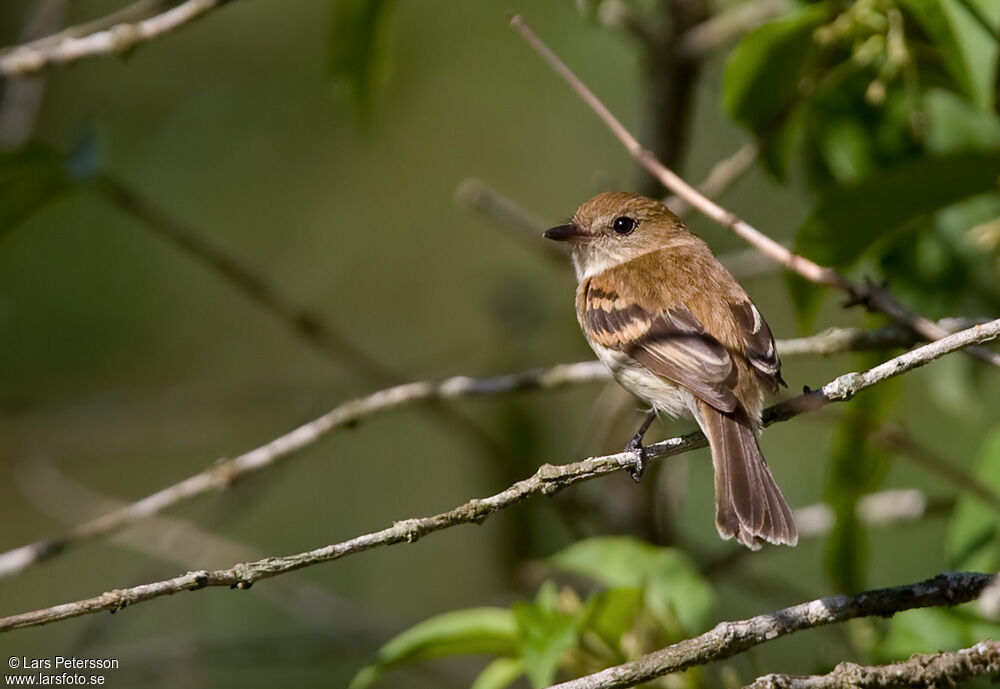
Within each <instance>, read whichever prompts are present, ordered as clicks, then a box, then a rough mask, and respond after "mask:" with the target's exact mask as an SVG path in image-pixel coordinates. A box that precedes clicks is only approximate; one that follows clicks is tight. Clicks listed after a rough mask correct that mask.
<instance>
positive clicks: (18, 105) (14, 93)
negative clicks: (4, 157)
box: [0, 0, 66, 150]
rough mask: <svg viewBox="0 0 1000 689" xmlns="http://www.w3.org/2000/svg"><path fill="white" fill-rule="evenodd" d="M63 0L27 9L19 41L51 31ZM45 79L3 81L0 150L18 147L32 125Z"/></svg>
mask: <svg viewBox="0 0 1000 689" xmlns="http://www.w3.org/2000/svg"><path fill="white" fill-rule="evenodd" d="M64 14H66V0H41V1H40V2H36V3H35V4H34V5H33V6H31V7H29V8H28V11H27V18H26V19H25V22H24V28H23V29H22V30H21V39H20V40H22V41H30V40H32V39H35V38H37V37H38V36H42V35H45V34H47V33H51V32H52V31H54V30H55V29H56V27H58V26H59V25H60V24H62V22H63V15H64ZM44 93H45V80H44V79H41V78H39V77H23V78H20V79H8V80H7V82H6V83H4V84H3V101H2V103H0V149H4V150H14V149H16V148H20V147H21V146H22V145H24V143H25V142H26V141H28V139H30V138H31V133H32V131H33V130H34V128H35V120H36V119H37V117H38V110H39V108H41V106H42V96H43V95H44Z"/></svg>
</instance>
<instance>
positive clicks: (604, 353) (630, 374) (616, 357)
mask: <svg viewBox="0 0 1000 689" xmlns="http://www.w3.org/2000/svg"><path fill="white" fill-rule="evenodd" d="M587 341H588V342H589V343H590V347H591V349H593V350H594V353H595V354H597V358H598V359H600V360H601V362H602V363H603V364H604V365H605V366H607V367H608V370H610V371H611V375H613V376H614V377H615V380H617V381H618V382H619V384H621V386H622V387H623V388H625V389H626V390H628V391H629V392H631V393H632V394H633V395H635V396H636V397H638V398H639V399H641V400H643V401H645V402H647V403H648V404H649V405H650V406H651V407H654V408H655V409H656V410H657V411H658V412H661V413H664V414H667V415H669V416H672V417H674V418H678V417H691V416H692V411H691V409H692V405H693V404H694V395H692V394H691V393H690V392H689V391H687V390H686V389H684V388H682V387H681V386H679V385H677V384H676V383H674V382H671V381H669V380H664V379H663V378H660V377H659V376H657V375H655V374H653V373H651V372H650V371H649V369H647V368H646V367H645V366H643V365H642V364H640V363H639V362H638V361H636V360H635V359H633V358H632V357H630V356H628V355H626V354H623V353H622V352H620V351H618V350H617V349H611V348H610V347H605V346H604V345H602V344H599V343H597V342H594V341H592V340H591V339H590V338H589V337H588V338H587Z"/></svg>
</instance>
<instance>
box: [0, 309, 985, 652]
mask: <svg viewBox="0 0 1000 689" xmlns="http://www.w3.org/2000/svg"><path fill="white" fill-rule="evenodd" d="M998 336H1000V319H998V320H995V321H991V322H989V323H986V324H983V325H976V326H973V327H972V328H969V329H968V330H963V331H961V332H959V333H955V334H954V335H949V336H948V337H945V338H942V339H940V340H937V341H935V342H931V343H929V344H926V345H924V346H922V347H919V348H917V349H914V350H911V351H909V352H906V353H905V354H902V355H900V356H898V357H895V358H893V359H890V360H889V361H886V362H884V363H882V364H879V365H878V366H875V367H873V368H871V369H868V370H867V371H864V372H861V373H847V374H844V375H842V376H840V377H838V378H836V379H834V380H833V381H831V382H829V383H827V384H826V385H824V386H823V387H822V388H820V389H818V390H813V391H810V392H806V393H803V394H801V395H799V396H798V397H795V398H793V399H790V400H787V401H785V402H781V403H779V404H776V405H774V406H772V407H770V408H769V409H768V410H766V412H765V414H764V423H765V425H770V424H773V423H778V422H780V421H787V420H788V419H791V418H792V417H794V416H797V415H799V414H802V413H804V412H806V411H811V410H815V409H818V408H820V407H822V406H824V405H826V404H829V403H831V402H842V401H846V400H849V399H851V398H852V397H854V396H855V395H856V394H858V393H859V392H861V391H862V390H865V389H866V388H869V387H872V386H873V385H877V384H878V383H881V382H882V381H885V380H888V379H889V378H894V377H896V376H898V375H901V374H903V373H905V372H907V371H911V370H913V369H915V368H918V367H920V366H923V365H925V364H927V363H930V362H931V361H933V360H934V359H937V358H939V357H941V356H944V355H945V354H948V353H950V352H954V351H957V350H959V349H962V348H963V347H968V346H969V345H972V344H979V343H982V342H986V341H988V340H992V339H995V338H996V337H998ZM460 380H461V379H460ZM468 382H469V381H468V379H465V380H464V382H460V383H456V386H457V387H462V386H464V385H467V384H468ZM414 385H415V386H421V385H426V384H420V383H414ZM444 392H445V391H441V393H444ZM331 421H333V419H326V421H325V422H324V425H322V426H321V427H320V428H324V429H325V428H326V426H328V425H329V424H330V423H331ZM319 430H320V429H319V428H315V427H312V426H311V425H307V426H304V427H302V428H300V429H299V431H297V432H293V433H292V434H290V436H291V438H290V439H289V436H285V439H282V440H281V441H274V443H272V445H274V444H277V445H278V447H281V446H282V445H284V444H287V443H292V444H294V443H299V446H300V447H301V444H302V443H307V442H311V439H312V437H313V436H314V434H315V433H317V432H319ZM296 433H299V435H298V436H296ZM705 445H706V441H705V436H704V435H702V433H701V432H700V431H699V432H694V433H689V434H688V435H685V436H680V437H677V438H671V439H669V440H664V441H662V442H659V443H655V444H653V445H650V446H648V447H647V448H646V452H645V458H646V459H647V460H649V461H655V460H659V459H663V458H665V457H670V456H673V455H677V454H680V453H682V452H686V451H688V450H692V449H695V448H699V447H704V446H705ZM274 449H275V448H271V449H270V450H269V451H267V452H264V451H260V452H258V453H257V456H256V461H270V454H271V453H272V452H273V450H274ZM251 454H253V453H251ZM637 459H638V453H637V452H635V451H627V452H619V453H616V454H613V455H605V456H602V457H591V458H589V459H585V460H583V461H580V462H575V463H572V464H563V465H552V464H544V465H542V466H541V467H540V468H539V469H538V471H536V472H535V473H534V474H533V475H532V476H530V477H529V478H526V479H524V480H522V481H519V482H517V483H515V484H514V485H512V486H510V487H509V488H507V489H505V490H503V491H501V492H499V493H496V494H494V495H491V496H489V497H486V498H482V499H472V500H469V501H468V502H466V503H463V504H461V505H459V506H458V507H456V508H454V509H452V510H449V511H447V512H442V513H440V514H436V515H433V516H430V517H421V518H414V519H405V520H402V521H398V522H396V523H395V524H393V525H392V526H390V527H388V528H385V529H382V530H380V531H376V532H373V533H367V534H364V535H361V536H357V537H355V538H352V539H350V540H347V541H343V542H341V543H335V544H332V545H327V546H323V547H321V548H316V549H315V550H310V551H306V552H303V553H298V554H295V555H288V556H284V557H269V558H265V559H263V560H257V561H255V562H244V563H239V564H237V565H235V566H233V567H231V568H229V569H220V570H215V571H207V570H201V571H197V572H188V573H187V574H184V575H181V576H178V577H174V578H173V579H166V580H163V581H158V582H152V583H149V584H142V585H140V586H134V587H132V588H128V589H120V590H115V591H109V592H107V593H104V594H102V595H100V596H96V597H94V598H89V599H85V600H79V601H75V602H72V603H65V604H63V605H57V606H54V607H51V608H44V609H41V610H35V611H33V612H27V613H22V614H19V615H11V616H9V617H5V618H2V619H0V632H3V631H9V630H12V629H20V628H23V627H33V626H37V625H41V624H46V623H49V622H54V621H57V620H63V619H68V618H71V617H79V616H81V615H90V614H93V613H97V612H101V611H103V610H114V611H117V610H120V609H122V608H123V607H125V606H126V605H131V604H134V603H139V602H142V601H147V600H152V599H153V598H159V597H161V596H168V595H172V594H175V593H180V592H181V591H193V590H197V589H202V588H206V587H209V586H213V587H214V586H229V587H231V588H244V589H245V588H249V587H250V586H251V585H253V584H254V583H255V582H257V581H260V580H262V579H267V578H270V577H273V576H277V575H280V574H285V573H287V572H292V571H295V570H298V569H302V568H303V567H309V566H312V565H316V564H320V563H322V562H330V561H332V560H338V559H340V558H342V557H345V556H347V555H353V554H356V553H360V552H364V551H366V550H371V549H372V548H377V547H381V546H388V545H394V544H397V543H413V542H415V541H416V540H417V539H419V538H420V537H422V536H425V535H427V534H430V533H434V532H435V531H441V530H442V529H447V528H451V527H453V526H457V525H459V524H468V523H470V522H475V523H480V522H482V521H484V520H485V519H487V518H488V517H489V516H490V515H492V514H495V513H496V512H498V511H500V510H502V509H504V508H506V507H509V506H511V505H513V504H515V503H518V502H521V501H522V500H525V499H526V498H528V497H530V496H533V495H539V494H541V495H554V494H555V493H558V492H559V491H561V490H563V489H564V488H566V487H568V486H571V485H573V484H575V483H580V482H582V481H587V480H590V479H593V478H597V477H599V476H604V475H606V474H610V473H614V472H618V471H621V470H622V469H631V468H634V467H635V465H636V461H637ZM199 477H201V475H199ZM199 477H195V478H199ZM199 480H206V479H205V478H199ZM214 480H219V478H218V477H217V478H215V479H214ZM223 480H224V479H223ZM979 576H982V577H983V578H984V584H985V580H986V579H988V577H985V575H979Z"/></svg>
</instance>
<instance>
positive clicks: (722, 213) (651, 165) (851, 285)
mask: <svg viewBox="0 0 1000 689" xmlns="http://www.w3.org/2000/svg"><path fill="white" fill-rule="evenodd" d="M509 21H510V24H511V26H513V27H514V28H515V29H516V30H517V31H518V33H520V35H521V36H522V38H524V40H525V41H526V42H527V43H528V44H529V45H530V46H531V47H532V48H534V50H535V51H536V52H537V53H538V54H539V55H541V57H542V58H543V59H544V60H545V62H547V63H548V64H549V66H550V67H552V69H553V70H555V72H556V73H557V74H559V76H560V77H562V78H563V80H564V81H566V83H567V84H569V86H570V87H571V88H572V89H573V91H575V92H576V94H577V95H578V96H580V98H581V99H582V100H583V101H584V102H585V103H586V104H587V106H588V107H590V109H591V110H593V111H594V113H595V114H596V115H597V116H598V117H599V118H600V119H601V121H602V122H604V124H605V125H606V126H607V127H608V129H610V130H611V132H612V133H613V134H614V135H615V137H617V138H618V140H619V141H621V142H622V144H624V146H625V148H626V149H627V150H628V152H629V154H630V155H632V157H633V158H635V159H636V161H637V162H638V163H639V164H640V165H642V166H643V167H644V168H646V170H648V171H649V173H650V174H652V175H654V176H656V177H657V179H659V180H660V182H661V183H662V184H663V185H664V186H665V187H667V188H668V189H670V190H671V191H673V192H674V193H675V194H677V195H678V196H680V197H681V198H683V199H685V200H686V201H688V203H690V204H691V205H692V206H693V207H694V208H696V209H698V210H699V211H701V212H702V213H704V214H705V215H707V216H708V217H709V218H711V219H712V220H714V221H716V222H717V223H719V224H720V225H722V226H723V227H726V228H728V229H729V230H731V231H732V232H734V233H735V234H736V235H738V236H739V237H741V238H742V239H743V240H745V241H746V242H748V243H750V244H752V245H753V246H755V247H757V248H758V249H760V251H761V252H762V253H763V254H765V255H766V256H768V257H769V258H770V259H771V260H773V261H775V262H776V263H778V264H780V265H782V266H784V267H785V268H787V269H788V270H791V271H794V272H796V273H798V274H799V275H800V276H802V277H803V278H805V279H806V280H809V281H810V282H815V283H817V284H821V285H827V286H829V287H836V288H837V289H839V290H842V291H843V292H845V293H846V294H847V295H848V297H849V303H851V304H863V305H865V306H866V307H868V308H871V309H875V310H877V311H881V312H882V313H884V314H886V315H888V316H891V317H892V318H894V319H896V320H897V321H899V322H901V323H905V324H906V325H908V326H909V327H910V328H912V329H913V330H915V331H916V332H918V333H920V334H921V335H923V336H924V337H926V338H927V339H928V340H935V339H938V338H940V337H943V336H944V335H947V334H948V331H946V330H945V329H943V328H941V327H940V326H938V325H937V324H936V323H934V322H933V321H931V320H928V319H927V318H924V317H923V316H920V315H919V314H916V313H913V312H912V311H909V310H908V309H906V308H905V307H903V306H902V305H901V304H900V303H899V302H897V301H896V300H895V299H894V298H893V297H892V296H891V295H890V294H889V293H888V292H887V291H886V290H884V289H882V288H880V287H877V286H876V285H873V284H865V285H862V284H859V283H856V282H854V281H852V280H850V279H848V278H847V277H845V276H844V275H841V274H840V273H839V272H837V271H836V270H834V269H833V268H830V267H827V266H821V265H819V264H817V263H815V262H813V261H811V260H809V259H808V258H805V257H804V256H800V255H798V254H796V253H793V252H792V251H791V250H789V249H788V248H786V247H785V246H783V245H782V244H780V243H779V242H776V241H775V240H773V239H771V238H770V237H769V236H767V235H766V234H764V233H763V232H761V231H760V230H758V229H757V228H755V227H753V226H752V225H750V224H749V223H748V222H746V221H745V220H742V219H741V218H739V217H738V216H736V215H735V214H734V213H732V212H730V211H728V210H726V209H725V208H723V207H722V206H720V205H718V204H717V203H715V202H714V201H711V200H710V199H709V198H707V197H706V196H705V195H704V194H701V193H700V192H698V190H696V189H695V188H694V187H692V186H691V185H690V184H688V183H687V182H685V181H684V180H683V179H681V178H680V176H678V175H677V174H676V173H675V172H674V171H673V170H671V169H670V168H668V167H666V166H665V165H663V164H662V163H661V162H660V161H659V160H657V159H656V156H655V155H653V154H652V153H651V152H650V151H649V150H647V149H646V148H644V147H643V146H642V144H640V143H639V141H638V140H637V139H636V138H635V137H634V136H632V134H631V132H629V130H628V129H626V128H625V126H624V125H623V124H622V123H621V122H620V121H619V120H618V118H616V117H615V116H614V115H613V114H612V113H611V111H610V110H608V108H607V106H605V105H604V103H602V102H601V100H600V99H598V98H597V96H596V95H594V93H593V91H591V90H590V89H589V88H588V87H587V85H586V84H584V83H583V82H582V81H581V80H580V79H579V77H577V76H576V75H575V74H574V73H573V72H572V71H571V70H570V68H569V67H567V66H566V64H565V63H564V62H563V61H562V60H561V59H559V57H558V56H557V55H556V54H555V53H554V52H552V49H551V48H549V47H548V46H547V45H546V44H545V43H544V42H543V41H542V40H541V39H540V38H538V36H536V35H535V33H534V32H533V31H532V30H531V29H530V28H529V27H528V25H527V24H526V23H525V22H524V19H523V18H522V17H521V16H520V15H517V14H515V15H512V16H511V17H510V19H509ZM969 354H972V355H974V356H976V357H977V358H979V359H982V360H983V361H986V362H988V363H990V364H993V365H994V366H998V367H1000V354H997V353H995V352H992V351H989V350H986V349H981V348H976V349H971V348H970V349H969Z"/></svg>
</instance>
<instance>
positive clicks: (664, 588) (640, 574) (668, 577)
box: [550, 536, 715, 633]
mask: <svg viewBox="0 0 1000 689" xmlns="http://www.w3.org/2000/svg"><path fill="white" fill-rule="evenodd" d="M550 562H551V564H552V565H553V566H554V567H556V568H558V569H561V570H563V571H566V572H572V573H574V574H579V575H582V576H585V577H588V578H590V579H593V580H594V581H597V582H599V583H601V584H604V585H605V586H609V587H613V588H639V589H642V590H643V592H644V599H645V603H646V606H647V607H648V608H649V609H650V610H651V611H652V612H653V614H655V615H656V616H657V618H658V619H659V620H660V621H661V622H662V623H663V624H665V625H667V626H675V624H674V621H675V620H676V621H679V622H680V623H681V625H682V626H683V628H684V630H685V631H687V632H689V633H693V632H697V631H700V630H701V629H703V628H704V626H705V624H706V623H707V622H708V620H709V619H710V617H711V613H712V609H713V608H714V607H715V591H714V589H713V588H712V586H711V584H709V583H708V581H707V580H706V579H705V578H704V577H703V576H702V575H701V574H700V573H699V572H698V569H697V567H695V566H694V564H693V563H692V562H691V560H690V559H688V557H687V556H686V555H685V554H684V553H682V552H681V551H679V550H677V549H674V548H660V547H657V546H654V545H651V544H649V543H645V542H644V541H640V540H638V539H635V538H628V537H622V536H601V537H597V538H590V539H586V540H583V541H579V542H577V543H574V544H573V545H571V546H570V547H568V548H566V549H565V550H563V551H561V552H559V553H556V554H555V555H553V556H552V557H551V558H550Z"/></svg>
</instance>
